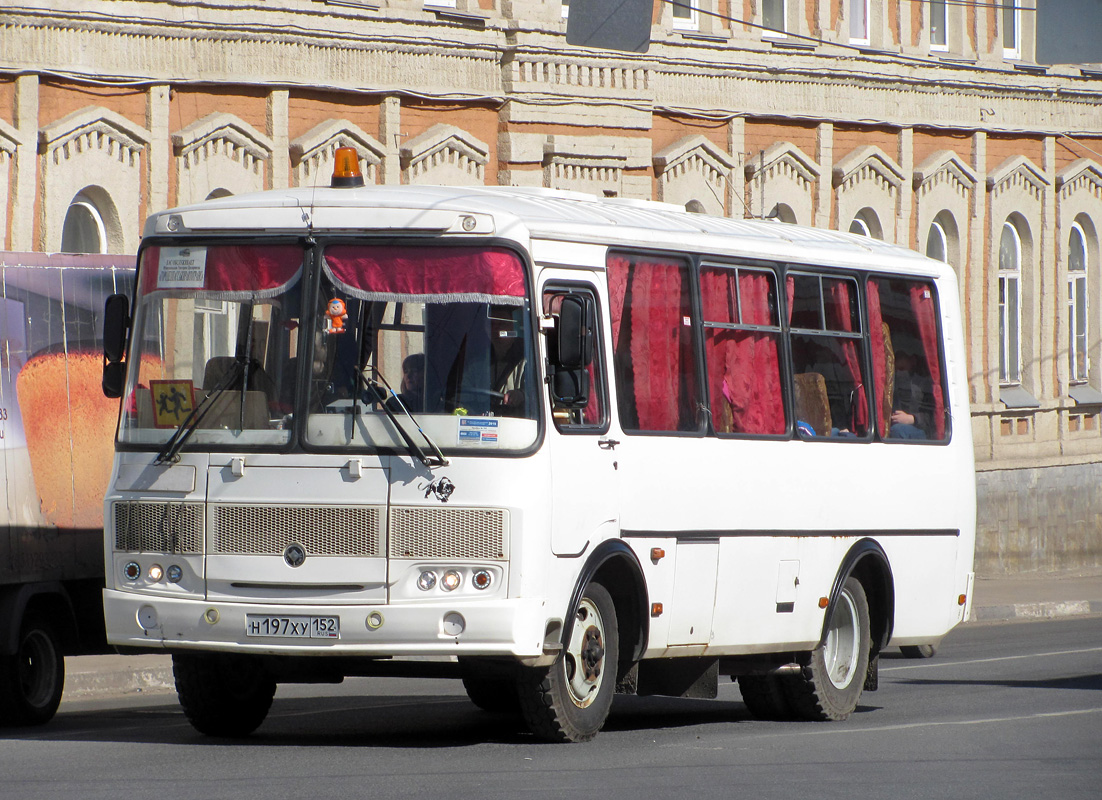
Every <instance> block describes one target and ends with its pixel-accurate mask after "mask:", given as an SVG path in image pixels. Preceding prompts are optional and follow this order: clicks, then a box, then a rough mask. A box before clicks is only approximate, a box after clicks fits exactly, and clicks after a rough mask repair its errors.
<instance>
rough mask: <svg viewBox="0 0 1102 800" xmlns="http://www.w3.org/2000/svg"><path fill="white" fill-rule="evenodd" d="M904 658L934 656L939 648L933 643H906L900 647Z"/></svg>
mask: <svg viewBox="0 0 1102 800" xmlns="http://www.w3.org/2000/svg"><path fill="white" fill-rule="evenodd" d="M899 652H901V653H902V654H903V657H904V658H933V657H934V655H935V654H936V653H937V648H936V647H934V646H933V645H932V644H906V645H903V646H902V647H900V648H899Z"/></svg>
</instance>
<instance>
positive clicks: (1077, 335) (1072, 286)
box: [1068, 222, 1090, 383]
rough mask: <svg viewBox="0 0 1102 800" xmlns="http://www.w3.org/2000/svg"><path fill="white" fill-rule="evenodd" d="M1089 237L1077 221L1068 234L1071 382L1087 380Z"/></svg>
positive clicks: (1069, 363) (1069, 370) (1069, 362)
mask: <svg viewBox="0 0 1102 800" xmlns="http://www.w3.org/2000/svg"><path fill="white" fill-rule="evenodd" d="M1087 319H1088V317H1087V237H1086V234H1085V233H1084V232H1083V228H1082V227H1081V226H1080V225H1079V223H1078V222H1074V223H1072V226H1071V234H1070V236H1069V237H1068V372H1069V375H1070V377H1071V380H1072V382H1076V383H1081V382H1085V381H1086V380H1087V371H1088V369H1089V366H1090V365H1089V363H1088V359H1087Z"/></svg>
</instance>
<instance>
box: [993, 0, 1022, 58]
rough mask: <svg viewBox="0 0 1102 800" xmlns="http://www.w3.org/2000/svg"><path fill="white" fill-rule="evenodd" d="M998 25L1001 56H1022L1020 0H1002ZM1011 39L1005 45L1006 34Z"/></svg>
mask: <svg viewBox="0 0 1102 800" xmlns="http://www.w3.org/2000/svg"><path fill="white" fill-rule="evenodd" d="M1002 2H1003V7H1002V9H1000V16H999V25H1000V28H1001V34H1002V46H1003V58H1010V59H1015V60H1017V59H1020V58H1021V57H1022V7H1021V6H1020V5H1019V3H1020V2H1021V0H1002ZM1008 34H1009V36H1010V37H1011V38H1012V39H1013V42H1012V44H1011V46H1010V47H1007V45H1006V40H1007V36H1008Z"/></svg>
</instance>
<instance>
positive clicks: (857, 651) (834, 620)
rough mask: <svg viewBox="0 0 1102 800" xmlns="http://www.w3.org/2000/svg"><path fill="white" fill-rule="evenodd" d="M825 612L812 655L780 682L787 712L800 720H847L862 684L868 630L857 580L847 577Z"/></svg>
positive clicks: (865, 606) (862, 593)
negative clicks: (824, 628)
mask: <svg viewBox="0 0 1102 800" xmlns="http://www.w3.org/2000/svg"><path fill="white" fill-rule="evenodd" d="M829 613H830V616H829V621H828V622H827V631H826V637H825V638H824V640H823V643H822V644H820V645H819V646H818V647H816V648H815V649H814V650H812V651H811V654H810V658H808V659H807V660H806V663H804V664H802V669H801V670H800V674H799V675H786V676H784V677H783V678H781V680H782V684H783V686H784V688H785V693H786V695H787V698H788V705H789V708H791V709H792V711H793V712H794V713H795V715H796V716H797V717H798V718H800V719H807V720H836V721H837V720H843V719H846V718H847V717H848V716H849V715H850V714H852V713H853V711H854V709H856V708H857V701H858V700H859V699H860V697H861V689H862V687H863V686H864V684H865V675H866V673H867V672H868V669H869V651H870V648H871V644H870V641H871V635H870V627H871V626H870V623H869V602H868V599H867V597H866V596H865V589H864V587H863V586H862V585H861V582H860V581H858V580H857V579H856V578H853V577H850V578H847V579H846V582H845V584H844V585H843V586H842V591H841V593H839V595H838V598H837V600H836V601H835V602H834V605H833V606H831V609H830V612H829Z"/></svg>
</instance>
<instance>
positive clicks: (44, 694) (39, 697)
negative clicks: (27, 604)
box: [0, 615, 65, 725]
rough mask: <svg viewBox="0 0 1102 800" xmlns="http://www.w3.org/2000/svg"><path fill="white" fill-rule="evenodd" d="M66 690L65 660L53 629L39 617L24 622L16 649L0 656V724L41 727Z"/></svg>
mask: <svg viewBox="0 0 1102 800" xmlns="http://www.w3.org/2000/svg"><path fill="white" fill-rule="evenodd" d="M64 688H65V657H64V655H63V654H62V651H61V640H60V639H59V638H58V635H57V632H56V631H55V630H54V627H53V626H52V625H51V624H50V623H49V622H47V621H46V620H45V619H43V618H42V617H40V616H38V615H29V616H27V618H26V619H24V620H23V625H22V627H21V628H20V631H19V649H18V650H17V652H16V653H15V655H10V656H3V657H0V723H2V724H4V725H43V724H45V723H47V722H49V721H50V720H51V719H53V717H54V714H56V713H57V707H58V706H59V705H60V704H61V693H62V691H63V690H64Z"/></svg>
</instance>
